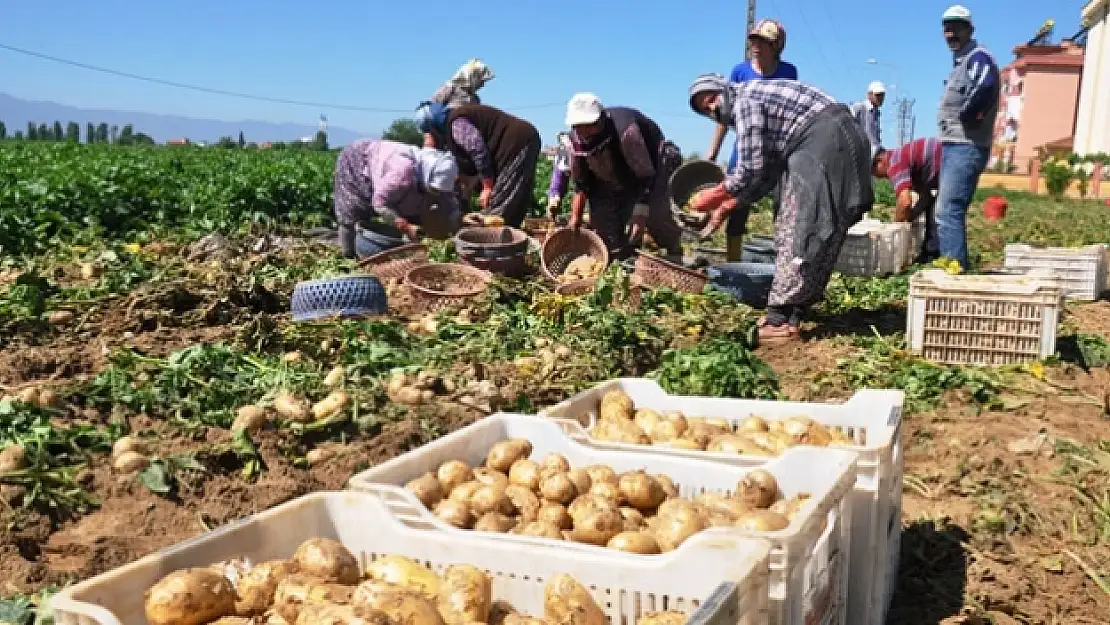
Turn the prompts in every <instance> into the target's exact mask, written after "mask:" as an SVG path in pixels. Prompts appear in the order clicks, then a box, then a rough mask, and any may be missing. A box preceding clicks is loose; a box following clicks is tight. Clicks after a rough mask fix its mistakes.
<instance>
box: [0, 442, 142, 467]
mask: <svg viewBox="0 0 1110 625" xmlns="http://www.w3.org/2000/svg"><path fill="white" fill-rule="evenodd" d="M139 457H140V458H143V459H144V460H145V457H143V456H139ZM25 468H27V451H26V450H25V449H23V446H22V445H8V446H7V447H5V448H4V449H3V450H0V473H10V472H12V471H19V470H20V469H25ZM118 470H119V469H117V471H118Z"/></svg>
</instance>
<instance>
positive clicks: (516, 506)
mask: <svg viewBox="0 0 1110 625" xmlns="http://www.w3.org/2000/svg"><path fill="white" fill-rule="evenodd" d="M505 496H506V497H507V498H508V499H509V502H510V503H511V504H512V509H511V510H510V511H509V512H506V514H513V513H514V512H515V513H516V514H519V515H520V520H521V521H523V522H524V523H528V522H529V521H535V520H536V519H537V518H538V517H539V514H540V507H541V505H542V504H541V502H540V498H539V497H537V496H536V494H535V493H533V492H532V491H530V490H528V489H527V488H525V487H523V486H510V487H508V488H506V489H505Z"/></svg>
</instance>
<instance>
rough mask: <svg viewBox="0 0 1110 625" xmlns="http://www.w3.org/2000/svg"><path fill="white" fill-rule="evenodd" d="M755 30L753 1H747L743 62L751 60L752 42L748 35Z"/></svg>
mask: <svg viewBox="0 0 1110 625" xmlns="http://www.w3.org/2000/svg"><path fill="white" fill-rule="evenodd" d="M753 30H755V0H748V30H747V31H745V32H744V42H745V43H744V60H745V61H750V60H752V42H751V40H749V39H748V33H750V32H752V31H753Z"/></svg>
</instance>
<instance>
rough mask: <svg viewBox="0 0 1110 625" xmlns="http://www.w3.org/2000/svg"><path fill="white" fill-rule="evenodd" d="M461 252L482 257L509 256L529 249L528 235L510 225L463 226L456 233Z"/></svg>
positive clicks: (456, 246) (458, 249)
mask: <svg viewBox="0 0 1110 625" xmlns="http://www.w3.org/2000/svg"><path fill="white" fill-rule="evenodd" d="M455 249H456V250H457V251H458V252H459V254H460V255H461V254H467V255H470V256H480V257H482V258H489V259H495V258H507V257H510V256H516V255H517V254H523V253H525V252H526V251H528V235H527V234H525V233H524V231H523V230H520V229H517V228H511V227H509V226H475V227H473V228H463V229H462V230H459V233H458V234H456V235H455Z"/></svg>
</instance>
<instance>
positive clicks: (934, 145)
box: [887, 137, 941, 196]
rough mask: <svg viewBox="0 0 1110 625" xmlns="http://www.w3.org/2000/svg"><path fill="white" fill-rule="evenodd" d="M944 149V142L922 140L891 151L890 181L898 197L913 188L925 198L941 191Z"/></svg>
mask: <svg viewBox="0 0 1110 625" xmlns="http://www.w3.org/2000/svg"><path fill="white" fill-rule="evenodd" d="M940 148H941V143H940V141H937V140H936V139H935V138H933V137H922V138H920V139H914V140H913V141H910V142H909V143H907V144H906V145H903V146H902V147H900V148H896V149H894V150H891V152H890V166H889V167H888V168H887V178H889V179H890V184H891V185H892V186H893V187H894V194H895V195H898V194H899V193H902V192H903V191H907V190H910V189H912V190H914V191H917V193H918V194H919V195H921V196H924V195H925V194H926V193H928V192H930V191H935V190H936V189H937V188H939V185H940Z"/></svg>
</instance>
